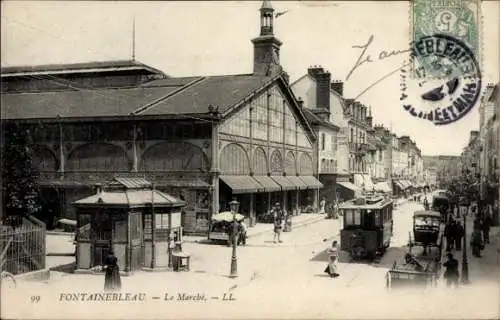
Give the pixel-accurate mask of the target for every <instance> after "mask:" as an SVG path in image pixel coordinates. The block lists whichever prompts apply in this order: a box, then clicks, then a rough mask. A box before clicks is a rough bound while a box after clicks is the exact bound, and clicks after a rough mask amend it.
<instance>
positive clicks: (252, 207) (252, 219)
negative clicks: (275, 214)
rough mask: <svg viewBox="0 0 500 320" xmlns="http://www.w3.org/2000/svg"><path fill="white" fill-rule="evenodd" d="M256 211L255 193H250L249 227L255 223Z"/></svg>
mask: <svg viewBox="0 0 500 320" xmlns="http://www.w3.org/2000/svg"><path fill="white" fill-rule="evenodd" d="M256 219H257V218H256V213H255V194H254V193H251V194H250V227H253V226H255V223H256Z"/></svg>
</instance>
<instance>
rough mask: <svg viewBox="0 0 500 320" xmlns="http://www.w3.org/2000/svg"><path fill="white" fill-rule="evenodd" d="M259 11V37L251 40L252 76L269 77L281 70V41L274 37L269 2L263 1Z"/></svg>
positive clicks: (272, 14) (272, 13) (272, 15)
mask: <svg viewBox="0 0 500 320" xmlns="http://www.w3.org/2000/svg"><path fill="white" fill-rule="evenodd" d="M259 11H260V35H259V36H258V37H257V38H255V39H253V40H252V43H253V46H254V69H253V70H254V74H256V75H264V76H270V75H273V74H276V73H277V72H280V71H281V70H282V68H281V66H280V59H279V57H280V55H279V51H280V46H281V44H282V43H281V41H280V40H278V39H277V38H276V37H275V36H274V30H273V27H274V8H273V6H272V5H271V1H270V0H263V1H262V6H261V7H260V9H259Z"/></svg>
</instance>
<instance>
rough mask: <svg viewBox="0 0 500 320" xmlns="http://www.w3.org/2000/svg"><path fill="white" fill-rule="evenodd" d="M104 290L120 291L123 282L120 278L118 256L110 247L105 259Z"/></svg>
mask: <svg viewBox="0 0 500 320" xmlns="http://www.w3.org/2000/svg"><path fill="white" fill-rule="evenodd" d="M103 268H104V270H105V271H106V273H105V276H104V291H120V289H121V287H122V282H121V279H120V268H119V266H118V258H117V257H116V256H115V254H114V252H113V249H110V250H109V252H108V256H107V257H106V259H105V260H104V266H103Z"/></svg>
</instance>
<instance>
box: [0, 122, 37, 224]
mask: <svg viewBox="0 0 500 320" xmlns="http://www.w3.org/2000/svg"><path fill="white" fill-rule="evenodd" d="M33 147H34V144H33V139H32V138H31V133H30V131H29V130H28V129H26V128H24V127H22V126H21V125H19V124H8V125H4V144H3V146H2V158H3V159H2V160H3V161H2V194H3V206H4V208H3V209H4V211H5V218H7V219H8V220H11V221H12V220H17V221H18V222H19V221H20V218H21V217H23V216H25V215H31V214H34V213H36V212H38V211H39V210H40V208H41V206H40V199H39V189H38V184H37V177H38V171H37V170H36V169H35V167H34V166H33Z"/></svg>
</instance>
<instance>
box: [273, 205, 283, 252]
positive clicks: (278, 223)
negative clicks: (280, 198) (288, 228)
mask: <svg viewBox="0 0 500 320" xmlns="http://www.w3.org/2000/svg"><path fill="white" fill-rule="evenodd" d="M273 210H274V214H273V216H274V241H273V242H274V243H276V239H278V242H279V243H282V242H283V241H281V239H280V236H281V230H282V229H283V210H281V207H280V204H279V202H277V203H276V205H275V206H274V209H273Z"/></svg>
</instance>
